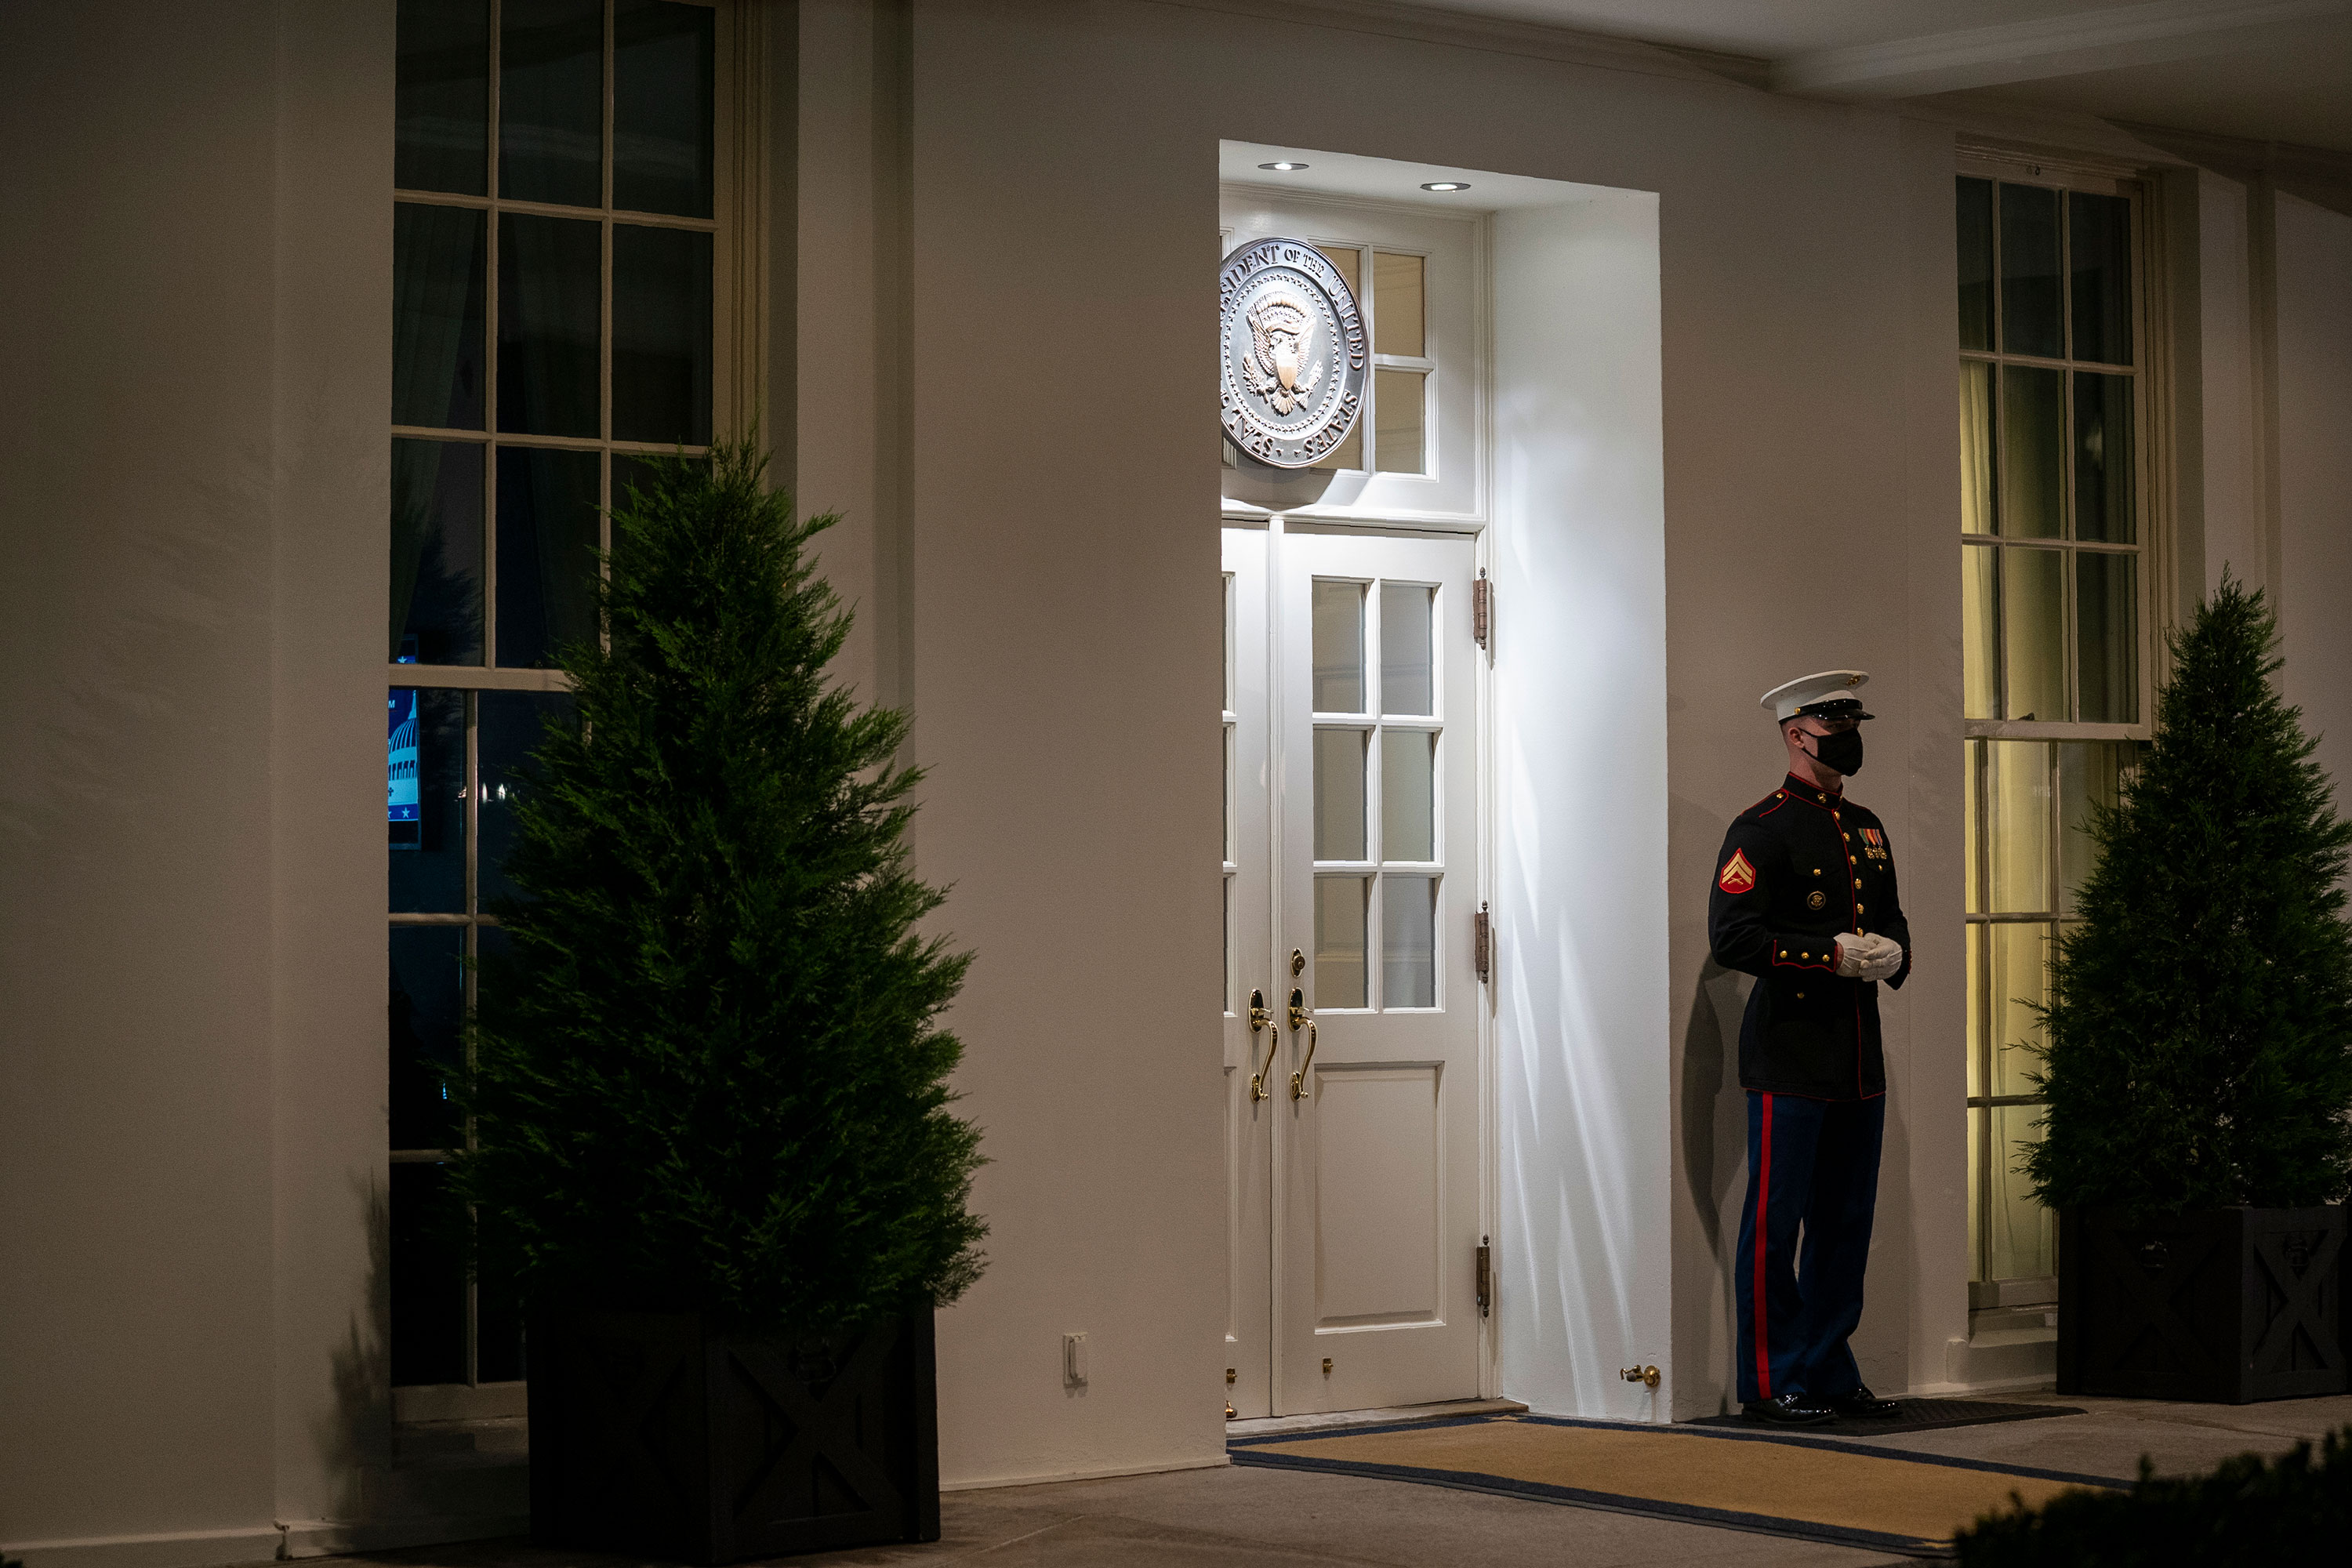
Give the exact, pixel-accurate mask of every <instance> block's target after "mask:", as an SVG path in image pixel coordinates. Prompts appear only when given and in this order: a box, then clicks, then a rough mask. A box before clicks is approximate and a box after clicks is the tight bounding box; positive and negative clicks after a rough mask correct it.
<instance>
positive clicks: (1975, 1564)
mask: <svg viewBox="0 0 2352 1568" xmlns="http://www.w3.org/2000/svg"><path fill="white" fill-rule="evenodd" d="M2347 1542H2352V1426H2347V1427H2345V1428H2344V1429H2343V1430H2342V1431H2339V1432H2331V1433H2329V1434H2328V1435H2327V1436H2326V1439H2325V1440H2324V1441H2323V1442H2322V1443H2321V1445H2320V1447H2319V1450H2318V1455H2317V1458H2314V1457H2313V1452H2312V1446H2311V1445H2310V1444H2309V1443H2297V1444H2296V1445H2295V1446H2294V1451H2293V1452H2291V1453H2289V1454H2286V1455H2284V1457H2282V1458H2277V1459H2273V1460H2265V1459H2264V1458H2263V1457H2262V1456H2261V1455H2259V1454H2242V1455H2240V1456H2239V1457H2238V1458H2234V1459H2230V1460H2227V1461H2225V1462H2224V1463H2223V1464H2222V1465H2221V1468H2219V1469H2216V1470H2215V1471H2214V1472H2213V1473H2212V1474H2211V1475H2209V1476H2194V1477H2189V1478H2187V1479H2171V1480H2159V1479H2158V1478H2157V1475H2156V1469H2155V1467H2154V1466H2153V1465H2151V1464H2149V1463H2148V1461H2147V1458H2145V1457H2143V1458H2141V1460H2140V1462H2139V1480H2138V1482H2137V1484H2135V1485H2134V1486H2133V1487H2132V1489H2130V1490H2129V1491H2127V1492H2095V1491H2089V1490H2084V1491H2070V1492H2062V1493H2060V1494H2059V1495H2058V1496H2056V1497H2054V1498H2053V1499H2051V1500H2049V1501H2048V1502H2046V1503H2044V1504H2042V1507H2040V1508H2039V1509H2031V1508H2027V1507H2025V1506H2024V1505H2023V1504H2022V1503H2012V1506H2011V1508H2009V1509H2008V1510H2004V1511H2001V1512H1998V1513H1991V1514H1988V1515H1986V1516H1985V1517H1984V1518H1982V1519H1980V1520H1979V1521H1977V1522H1976V1523H1975V1524H1973V1525H1971V1526H1970V1527H1969V1528H1968V1529H1966V1530H1964V1531H1960V1532H1959V1535H1958V1537H1957V1538H1956V1540H1955V1542H1954V1545H1955V1547H1956V1548H1957V1550H1958V1555H1959V1561H1960V1563H1961V1565H1962V1568H2175V1565H2179V1568H2187V1565H2189V1564H2194V1565H2195V1568H2239V1565H2240V1564H2243V1565H2244V1568H2276V1565H2277V1564H2283V1563H2329V1562H2341V1561H2342V1560H2343V1553H2344V1552H2345V1550H2346V1543H2347Z"/></svg>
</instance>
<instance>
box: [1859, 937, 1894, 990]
mask: <svg viewBox="0 0 2352 1568" xmlns="http://www.w3.org/2000/svg"><path fill="white" fill-rule="evenodd" d="M1862 940H1863V941H1864V942H1868V943H1870V944H1871V948H1870V951H1869V952H1867V953H1864V955H1863V960H1862V977H1863V978H1864V980H1886V979H1890V978H1892V977H1893V976H1894V975H1895V973H1896V972H1897V971H1898V970H1900V969H1901V968H1902V967H1903V944H1902V943H1901V942H1896V941H1895V939H1894V938H1893V937H1888V936H1879V935H1875V934H1874V935H1871V936H1866V937H1864V938H1863V939H1862Z"/></svg>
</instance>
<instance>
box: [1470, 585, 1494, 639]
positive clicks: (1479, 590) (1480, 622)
mask: <svg viewBox="0 0 2352 1568" xmlns="http://www.w3.org/2000/svg"><path fill="white" fill-rule="evenodd" d="M1494 626H1495V584H1492V583H1490V582H1488V581H1487V580H1486V568H1485V567H1484V566H1481V567H1480V568H1478V580H1477V581H1476V582H1475V583H1473V584H1470V636H1471V637H1473V638H1474V639H1475V640H1476V642H1477V644H1478V646H1479V647H1486V642H1487V638H1488V637H1489V636H1490V635H1491V634H1492V632H1493V630H1494Z"/></svg>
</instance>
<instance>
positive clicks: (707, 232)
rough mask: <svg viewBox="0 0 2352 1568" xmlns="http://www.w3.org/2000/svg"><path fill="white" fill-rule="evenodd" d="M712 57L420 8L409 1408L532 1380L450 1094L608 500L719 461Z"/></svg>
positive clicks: (405, 432)
mask: <svg viewBox="0 0 2352 1568" xmlns="http://www.w3.org/2000/svg"><path fill="white" fill-rule="evenodd" d="M717 47H718V15H717V12H716V10H715V8H714V7H713V5H709V4H686V3H672V0H400V5H399V43H398V48H399V69H398V109H397V128H396V132H395V136H396V141H395V150H394V184H395V186H396V187H397V188H396V190H395V191H394V195H393V201H394V207H393V383H392V387H391V394H392V407H391V416H392V417H391V432H390V437H391V442H392V517H391V553H392V597H391V604H390V606H389V616H388V621H387V627H386V632H387V637H386V644H387V654H388V658H389V660H390V663H391V672H390V685H389V689H388V698H387V702H386V707H387V719H386V750H387V758H386V780H385V784H386V787H385V816H386V834H387V837H388V840H389V857H390V865H389V868H388V878H387V880H388V886H389V892H390V914H391V921H390V925H391V931H390V982H391V1001H390V1009H391V1011H390V1026H391V1047H392V1053H391V1083H390V1086H389V1105H390V1120H391V1127H390V1133H391V1142H392V1162H393V1163H392V1192H391V1215H390V1226H391V1236H390V1255H389V1265H390V1272H391V1279H390V1285H391V1298H392V1300H391V1308H392V1346H391V1360H392V1381H393V1382H394V1384H396V1385H399V1386H401V1388H402V1390H403V1394H404V1403H405V1404H406V1405H407V1406H408V1408H409V1410H410V1411H411V1413H415V1414H422V1413H426V1412H428V1411H429V1412H431V1413H435V1414H457V1413H462V1412H464V1411H466V1410H467V1409H468V1408H469V1406H468V1405H467V1404H466V1401H465V1398H464V1397H463V1395H464V1394H465V1392H466V1391H468V1390H478V1389H483V1388H485V1387H486V1386H488V1385H496V1384H513V1383H515V1382H517V1381H518V1380H520V1378H521V1377H522V1375H523V1352H522V1334H521V1325H520V1320H519V1317H518V1314H517V1312H516V1310H515V1309H514V1304H513V1303H512V1302H511V1301H509V1300H503V1299H501V1298H500V1296H499V1293H498V1292H497V1291H495V1290H491V1289H481V1290H477V1289H474V1288H473V1287H471V1286H470V1285H469V1284H468V1283H467V1278H466V1271H465V1269H464V1268H463V1267H462V1266H461V1261H460V1259H459V1258H457V1256H455V1254H454V1253H453V1252H452V1251H451V1250H450V1249H449V1248H447V1247H446V1246H445V1245H443V1244H442V1243H441V1242H440V1241H439V1240H438V1239H436V1234H435V1232H434V1231H433V1230H432V1228H431V1227H430V1226H427V1225H426V1224H425V1217H426V1215H428V1213H429V1212H430V1210H431V1207H432V1202H431V1200H432V1199H433V1197H434V1195H435V1191H436V1188H437V1186H438V1184H440V1182H441V1180H442V1178H443V1172H444V1166H443V1163H442V1162H443V1161H445V1160H446V1157H447V1152H448V1151H450V1150H452V1149H456V1148H459V1147H462V1146H463V1145H464V1143H465V1142H466V1139H467V1135H468V1134H467V1129H466V1127H465V1126H464V1124H463V1123H462V1121H460V1119H459V1118H458V1117H457V1115H456V1114H455V1113H454V1111H453V1110H452V1108H451V1103H450V1099H449V1087H448V1086H449V1079H450V1076H451V1074H452V1072H453V1071H454V1070H455V1069H456V1068H457V1067H458V1066H459V1065H460V1060H461V1053H462V1051H463V1048H464V1047H463V1025H464V1022H465V1018H466V1016H467V1013H468V1011H469V1010H470V1008H471V1006H472V1004H473V1000H474V986H475V981H474V977H473V976H474V972H473V967H472V965H471V963H469V962H468V961H469V960H472V959H475V958H477V957H478V956H479V955H481V954H482V953H484V952H490V951H493V950H494V949H495V947H496V944H497V943H498V942H499V931H498V922H497V918H496V916H495V914H494V913H493V912H492V909H493V906H494V902H495V900H497V899H498V898H499V896H500V895H501V894H503V893H506V892H507V891H509V889H508V886H507V883H506V881H505V879H504V877H503V876H502V874H501V871H500V864H501V862H502V860H503V858H504V856H505V851H506V847H507V846H508V844H509V840H510V837H511V835H512V834H513V831H514V808H515V805H516V803H517V802H518V800H519V799H520V792H521V790H522V789H523V787H524V783H523V773H522V765H523V763H524V760H525V758H526V757H527V756H528V754H529V752H530V750H531V748H532V747H533V746H534V745H536V744H537V742H538V739H539V735H540V731H541V725H542V724H543V723H544V721H546V720H547V719H549V718H550V717H551V716H554V715H556V714H559V713H561V712H562V711H563V710H565V708H566V707H567V705H568V704H569V702H570V699H569V697H568V696H567V695H566V694H565V692H564V689H563V679H562V676H561V675H560V674H559V673H558V672H557V671H556V670H555V669H554V668H552V667H553V666H554V664H555V663H556V660H557V656H558V654H559V652H560V650H561V649H562V647H564V646H565V645H566V644H567V643H572V642H576V641H579V640H581V639H583V638H587V637H593V636H594V635H596V626H595V621H594V611H593V595H592V593H591V589H592V586H593V581H594V577H595V574H596V571H597V552H598V551H599V550H600V549H602V548H604V547H605V546H606V545H607V544H608V543H609V542H610V539H609V529H608V525H607V523H606V521H605V515H606V514H605V508H606V506H607V505H608V504H609V503H610V501H611V500H612V499H613V497H614V496H615V495H616V494H617V493H620V492H621V491H623V490H624V489H625V488H626V487H627V486H628V484H629V483H630V481H631V479H632V477H633V472H634V470H635V466H636V464H637V463H638V462H639V461H640V460H641V458H642V456H643V455H645V454H648V453H656V452H671V451H676V450H678V449H680V448H683V449H685V450H687V451H689V452H693V451H698V450H701V449H703V448H705V447H707V446H708V444H709V440H710V433H711V417H712V412H711V405H712V398H713V395H714V389H715V386H716V377H715V374H714V356H715V348H714V342H715V338H714V332H713V326H712V317H713V298H714V291H715V284H714V273H713V262H714V246H715V245H716V243H717V236H718V229H719V212H718V210H717V207H716V202H715V198H716V191H717V184H718V182H717V178H716V167H715V147H716V130H717V127H716V121H717V109H716V104H715V101H714V98H715V91H716V86H717V72H716V60H715V56H716V52H717ZM434 1390H437V1391H440V1392H439V1394H437V1395H434V1394H429V1392H428V1391H434Z"/></svg>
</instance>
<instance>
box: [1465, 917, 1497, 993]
mask: <svg viewBox="0 0 2352 1568" xmlns="http://www.w3.org/2000/svg"><path fill="white" fill-rule="evenodd" d="M1470 956H1471V957H1472V958H1473V959H1475V961H1476V962H1477V964H1478V979H1479V982H1480V983H1481V984H1484V983H1485V982H1486V978H1487V976H1488V975H1490V974H1491V973H1494V968H1495V918H1494V917H1493V916H1492V915H1490V914H1488V913H1487V912H1486V905H1485V904H1480V905H1479V906H1478V912H1477V913H1476V914H1475V915H1472V916H1471V917H1470Z"/></svg>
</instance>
